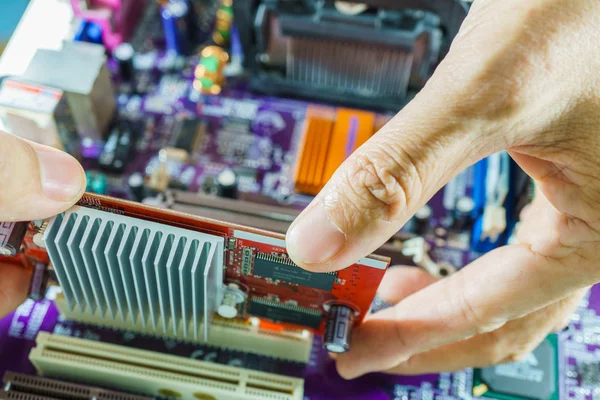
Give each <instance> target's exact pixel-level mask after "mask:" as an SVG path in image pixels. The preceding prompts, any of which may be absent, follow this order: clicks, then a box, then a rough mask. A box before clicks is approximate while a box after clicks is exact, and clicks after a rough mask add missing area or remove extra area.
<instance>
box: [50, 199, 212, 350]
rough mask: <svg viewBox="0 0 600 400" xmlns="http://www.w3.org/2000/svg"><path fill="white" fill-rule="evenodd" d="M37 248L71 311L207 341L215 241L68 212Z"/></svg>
mask: <svg viewBox="0 0 600 400" xmlns="http://www.w3.org/2000/svg"><path fill="white" fill-rule="evenodd" d="M44 241H45V244H46V248H47V250H48V254H49V256H50V260H51V262H52V266H53V268H54V270H55V271H56V275H57V277H58V280H59V283H60V285H61V287H62V290H63V293H64V297H65V299H66V302H67V304H68V307H69V309H70V310H75V309H77V310H78V311H79V312H80V313H85V314H89V315H92V316H94V317H95V319H100V320H104V321H107V322H108V321H110V322H112V324H113V325H114V321H121V322H123V323H125V321H126V319H128V320H130V321H127V322H128V324H129V323H132V324H133V325H134V326H141V327H144V328H147V329H149V330H150V331H151V332H154V333H156V334H159V335H160V334H165V333H172V334H174V335H177V336H182V337H183V338H188V337H189V338H193V339H195V340H199V339H201V340H206V338H207V336H208V326H209V322H210V321H211V319H212V315H213V313H214V311H215V310H216V308H217V306H218V304H220V301H221V298H222V290H221V289H222V285H223V238H222V237H219V236H213V235H208V234H204V233H200V232H194V231H190V230H187V229H182V228H176V227H172V226H167V225H163V224H159V223H155V222H149V221H145V220H141V219H136V218H131V217H126V216H122V215H117V214H113V213H108V212H104V211H100V210H96V209H92V208H86V207H80V206H75V207H73V208H71V209H70V210H68V211H66V212H65V213H63V214H60V215H58V216H57V217H55V218H54V219H53V220H52V221H51V222H50V224H49V226H48V228H47V229H46V231H45V233H44Z"/></svg>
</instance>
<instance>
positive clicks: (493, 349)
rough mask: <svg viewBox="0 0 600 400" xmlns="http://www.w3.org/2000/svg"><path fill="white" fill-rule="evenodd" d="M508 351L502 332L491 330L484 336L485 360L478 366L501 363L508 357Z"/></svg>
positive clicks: (482, 352)
mask: <svg viewBox="0 0 600 400" xmlns="http://www.w3.org/2000/svg"><path fill="white" fill-rule="evenodd" d="M506 353H507V349H506V342H505V341H504V340H503V339H502V337H501V336H500V334H498V333H497V332H489V333H488V334H486V335H485V337H484V344H483V346H482V350H481V354H482V360H483V361H482V363H481V364H480V365H478V366H479V367H487V366H490V365H496V364H499V363H501V362H502V360H503V359H504V358H505V357H506Z"/></svg>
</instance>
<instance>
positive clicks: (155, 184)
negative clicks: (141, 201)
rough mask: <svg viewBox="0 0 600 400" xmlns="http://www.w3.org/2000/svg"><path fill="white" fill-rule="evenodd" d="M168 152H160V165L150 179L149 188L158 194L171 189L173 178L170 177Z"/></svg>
mask: <svg viewBox="0 0 600 400" xmlns="http://www.w3.org/2000/svg"><path fill="white" fill-rule="evenodd" d="M167 156H168V154H167V152H166V151H160V152H158V165H157V166H156V168H154V170H153V171H152V173H151V174H150V178H149V179H148V187H149V188H150V189H152V190H155V191H157V192H164V191H165V190H167V188H168V187H169V182H170V181H171V177H170V176H169V170H168V168H167V161H168V160H167Z"/></svg>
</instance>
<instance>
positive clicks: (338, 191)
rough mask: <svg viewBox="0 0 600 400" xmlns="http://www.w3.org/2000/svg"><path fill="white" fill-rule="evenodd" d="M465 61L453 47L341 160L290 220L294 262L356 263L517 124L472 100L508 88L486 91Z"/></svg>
mask: <svg viewBox="0 0 600 400" xmlns="http://www.w3.org/2000/svg"><path fill="white" fill-rule="evenodd" d="M457 51H462V50H457ZM451 53H452V51H451ZM463 63H464V60H463V57H462V56H461V55H460V54H456V55H453V54H449V55H448V56H447V57H446V58H445V59H444V61H442V63H441V65H440V66H439V67H438V69H437V70H436V72H435V74H434V75H433V76H432V78H431V79H430V80H429V82H428V83H427V85H426V86H425V88H423V89H422V90H421V91H420V92H419V94H418V95H417V96H416V97H415V98H414V99H413V100H412V101H411V102H410V103H409V104H408V105H407V106H406V107H404V108H403V109H402V110H401V111H400V112H399V113H398V114H397V115H396V116H395V117H394V118H393V119H392V120H391V121H390V122H389V123H388V124H386V125H385V126H384V127H383V128H382V129H381V130H380V131H379V132H377V134H375V135H374V136H373V137H372V138H371V139H370V140H368V141H367V142H366V143H365V144H364V145H363V146H361V147H360V148H359V149H358V150H357V151H356V152H355V153H354V154H352V155H351V156H350V157H349V158H348V159H347V160H346V161H345V162H344V163H343V164H342V165H341V166H340V167H339V169H338V170H337V171H336V172H335V174H334V175H333V177H332V178H331V180H330V181H329V182H328V183H327V185H326V186H325V187H324V188H323V190H322V191H321V192H320V193H319V194H318V195H317V197H316V198H315V199H314V200H313V202H312V203H311V204H310V205H309V206H308V207H307V208H306V209H305V210H304V211H303V212H302V213H301V214H300V215H299V216H298V218H297V219H296V220H295V221H294V222H293V223H292V224H291V226H290V228H289V229H288V232H287V235H286V244H287V250H288V253H289V255H290V257H291V258H292V259H293V260H294V261H295V262H296V263H297V264H299V265H300V266H302V267H304V268H306V269H309V270H315V271H333V270H338V269H342V268H346V267H347V266H349V265H351V264H353V263H355V262H356V260H358V259H360V258H361V257H364V256H365V255H366V254H369V253H370V252H372V251H374V250H375V249H377V248H378V247H379V246H380V245H381V244H383V243H384V242H385V241H386V240H387V239H388V238H389V237H390V236H391V235H392V234H394V233H395V232H397V231H398V230H399V229H400V228H401V227H402V226H403V225H404V224H405V223H406V221H407V220H408V219H409V218H410V217H411V216H412V215H413V214H414V213H415V212H416V211H417V210H418V209H419V208H420V207H422V206H423V204H425V203H426V202H427V201H428V200H429V199H430V198H431V197H432V196H433V195H434V194H435V193H436V192H437V191H438V190H439V189H440V188H441V187H442V186H443V185H444V184H446V183H447V182H448V181H449V180H450V179H451V178H452V177H454V176H455V175H456V174H457V173H458V172H460V171H461V170H463V169H464V168H466V167H467V166H469V165H472V164H473V163H475V162H476V161H478V160H480V159H481V158H483V157H485V156H487V155H490V154H492V153H494V152H496V151H499V150H501V149H502V148H505V147H506V146H507V143H506V142H505V140H504V139H503V138H502V137H503V135H505V133H506V130H507V129H509V128H507V127H508V126H514V124H512V123H507V121H506V120H504V119H503V121H502V122H503V123H499V121H494V120H493V119H494V118H496V117H497V116H498V115H499V114H497V113H493V114H494V116H492V115H491V114H490V115H489V118H491V119H488V115H486V114H485V111H484V112H482V113H483V115H482V113H479V111H475V110H480V109H481V108H480V107H478V106H477V105H476V104H474V103H477V102H479V101H481V102H483V103H485V104H486V105H489V104H490V103H491V102H493V103H494V104H495V105H499V107H501V103H502V99H504V98H505V97H506V94H502V93H498V92H496V90H495V89H494V90H486V91H482V90H481V82H479V81H478V82H472V78H471V77H469V76H468V75H466V74H464V71H465V69H464V68H463V67H460V65H461V64H463ZM478 79H479V78H478ZM492 86H495V85H492V84H489V85H487V86H486V88H489V87H492ZM498 95H500V96H501V97H500V99H499V98H497V96H498ZM488 96H489V97H488ZM486 110H488V111H489V108H486ZM505 114H506V113H505ZM506 115H508V114H506ZM506 115H504V114H503V118H504V117H506ZM315 233H317V234H315Z"/></svg>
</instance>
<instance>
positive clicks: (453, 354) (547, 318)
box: [387, 289, 587, 375]
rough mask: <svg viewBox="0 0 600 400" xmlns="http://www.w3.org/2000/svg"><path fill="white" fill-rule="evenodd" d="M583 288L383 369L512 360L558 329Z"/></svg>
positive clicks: (416, 371) (408, 371) (441, 368)
mask: <svg viewBox="0 0 600 400" xmlns="http://www.w3.org/2000/svg"><path fill="white" fill-rule="evenodd" d="M586 291H587V289H584V290H579V291H577V292H576V293H574V294H573V295H571V296H569V297H567V298H566V299H563V300H560V301H558V302H556V303H553V304H551V305H549V306H547V307H545V308H543V309H541V310H539V311H536V312H534V313H532V314H530V315H527V316H525V317H523V318H519V319H516V320H512V321H510V322H508V323H507V324H506V325H504V326H503V327H502V328H500V329H498V330H496V331H493V332H489V333H485V334H482V335H477V336H474V337H472V338H470V339H467V340H463V341H461V342H456V343H452V344H449V345H446V346H442V347H440V348H437V349H434V350H430V351H427V352H425V353H421V354H417V355H415V356H413V357H411V358H410V359H408V360H407V361H406V362H404V363H401V364H399V365H397V366H396V367H393V368H391V369H390V370H388V371H387V372H390V373H395V374H401V375H420V374H427V373H435V372H453V371H459V370H462V369H465V368H483V367H487V366H490V365H496V364H502V363H506V362H513V361H518V360H521V359H523V357H525V356H526V355H527V354H529V353H531V352H532V351H533V350H535V348H536V347H537V346H538V345H539V343H541V342H542V341H543V340H544V338H545V337H546V336H547V335H548V334H549V333H551V332H555V331H557V330H560V329H562V327H563V326H564V324H565V322H566V321H567V322H568V321H569V320H570V318H571V316H572V314H573V311H574V310H575V308H576V307H577V305H578V304H579V303H580V302H581V299H582V298H583V296H584V295H585V293H586Z"/></svg>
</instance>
